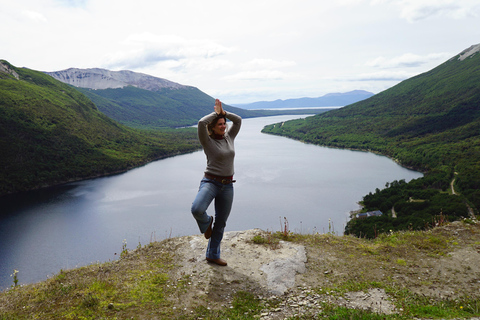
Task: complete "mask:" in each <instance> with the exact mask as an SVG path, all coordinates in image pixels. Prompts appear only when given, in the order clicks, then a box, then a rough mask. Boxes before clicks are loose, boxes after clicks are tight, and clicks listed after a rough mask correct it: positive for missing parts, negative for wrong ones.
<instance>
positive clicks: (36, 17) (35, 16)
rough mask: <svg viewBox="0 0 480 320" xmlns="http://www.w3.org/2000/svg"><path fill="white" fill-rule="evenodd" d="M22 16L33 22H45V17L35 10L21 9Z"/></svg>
mask: <svg viewBox="0 0 480 320" xmlns="http://www.w3.org/2000/svg"><path fill="white" fill-rule="evenodd" d="M22 14H23V16H25V17H27V18H28V19H29V20H31V21H33V22H47V21H48V20H47V18H45V16H44V15H43V14H41V13H39V12H35V11H23V12H22Z"/></svg>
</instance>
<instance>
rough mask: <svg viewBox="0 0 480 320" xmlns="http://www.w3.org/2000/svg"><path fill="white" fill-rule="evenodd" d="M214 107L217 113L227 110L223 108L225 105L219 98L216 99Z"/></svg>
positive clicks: (223, 112)
mask: <svg viewBox="0 0 480 320" xmlns="http://www.w3.org/2000/svg"><path fill="white" fill-rule="evenodd" d="M214 109H215V112H216V113H217V114H225V111H224V110H223V107H222V102H221V101H220V100H218V99H216V100H215V107H214Z"/></svg>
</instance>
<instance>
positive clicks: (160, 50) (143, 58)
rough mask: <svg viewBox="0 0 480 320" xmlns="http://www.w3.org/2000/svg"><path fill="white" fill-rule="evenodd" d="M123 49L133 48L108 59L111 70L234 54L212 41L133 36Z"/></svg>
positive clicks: (165, 36) (145, 35)
mask: <svg viewBox="0 0 480 320" xmlns="http://www.w3.org/2000/svg"><path fill="white" fill-rule="evenodd" d="M122 46H124V47H127V48H130V49H126V50H121V51H117V52H116V53H114V54H110V55H108V56H106V57H105V63H104V64H105V65H106V66H108V67H111V68H119V67H122V68H141V67H148V66H152V65H155V64H156V63H159V62H163V61H170V60H172V61H177V62H181V61H183V60H185V59H211V58H214V57H217V56H221V55H224V54H227V53H230V52H232V51H234V50H235V49H234V48H227V47H225V46H223V45H221V44H218V43H216V42H214V41H212V40H209V39H186V38H183V37H180V36H176V35H155V34H151V33H141V34H134V35H131V36H129V37H127V38H126V39H125V40H124V41H123V42H122Z"/></svg>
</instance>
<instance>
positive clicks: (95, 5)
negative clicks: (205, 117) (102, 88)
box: [0, 0, 480, 105]
mask: <svg viewBox="0 0 480 320" xmlns="http://www.w3.org/2000/svg"><path fill="white" fill-rule="evenodd" d="M479 43H480V0H328V1H327V0H254V1H253V0H242V1H229V0H201V1H200V0H195V1H194V0H169V1H165V0H136V1H132V0H15V1H12V0H0V59H3V60H7V61H8V62H9V63H11V64H12V65H14V66H16V67H26V68H30V69H34V70H39V71H59V70H64V69H67V68H104V69H108V70H114V71H117V70H131V71H135V72H141V73H145V74H149V75H152V76H155V77H160V78H164V79H167V80H170V81H174V82H177V83H180V84H183V85H190V86H194V87H197V88H199V89H200V90H202V91H203V92H205V93H207V94H208V95H210V96H212V97H214V98H219V99H221V100H222V101H224V102H225V103H227V104H230V105H235V104H242V103H250V102H255V101H273V100H276V99H292V98H300V97H312V98H313V97H320V96H323V95H325V94H327V93H337V92H348V91H351V90H366V91H370V92H373V93H378V92H381V91H383V90H385V89H388V88H390V87H392V86H394V85H396V84H398V83H399V82H401V81H402V80H405V79H408V78H410V77H412V76H415V75H417V74H420V73H423V72H426V71H429V70H431V69H433V68H434V67H436V66H438V65H440V64H441V63H443V62H445V61H447V60H448V59H450V58H451V57H453V56H455V55H457V54H459V53H460V52H461V51H463V50H465V49H467V48H468V47H470V46H471V45H476V44H479Z"/></svg>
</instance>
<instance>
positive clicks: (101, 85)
mask: <svg viewBox="0 0 480 320" xmlns="http://www.w3.org/2000/svg"><path fill="white" fill-rule="evenodd" d="M45 73H46V74H48V75H50V76H52V77H54V78H55V79H57V80H59V81H61V82H64V83H67V84H70V85H73V86H75V87H80V88H89V89H117V88H123V87H126V86H134V87H137V88H140V89H145V90H149V91H158V90H160V89H165V88H169V89H180V88H185V87H186V86H184V85H181V84H179V83H176V82H172V81H169V80H166V79H162V78H157V77H154V76H150V75H147V74H143V73H138V72H133V71H128V70H122V71H110V70H106V69H99V68H91V69H78V68H70V69H66V70H61V71H54V72H45Z"/></svg>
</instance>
